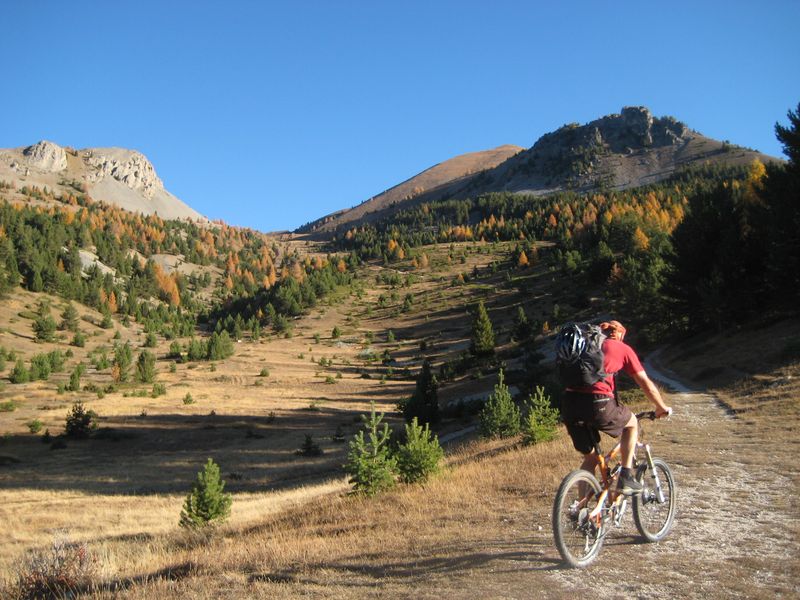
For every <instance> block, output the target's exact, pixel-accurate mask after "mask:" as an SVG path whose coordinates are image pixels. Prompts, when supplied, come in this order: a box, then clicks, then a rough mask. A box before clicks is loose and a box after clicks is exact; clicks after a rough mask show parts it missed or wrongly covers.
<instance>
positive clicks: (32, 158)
mask: <svg viewBox="0 0 800 600" xmlns="http://www.w3.org/2000/svg"><path fill="white" fill-rule="evenodd" d="M22 155H23V156H24V157H25V161H26V162H27V163H28V165H30V166H31V167H34V168H36V169H41V170H42V171H47V172H50V173H58V172H59V171H63V170H65V169H66V168H67V153H66V152H65V151H64V148H62V147H61V146H59V145H58V144H54V143H53V142H48V141H46V140H42V141H41V142H38V143H36V144H34V145H33V146H28V147H27V148H25V149H24V150H23V151H22Z"/></svg>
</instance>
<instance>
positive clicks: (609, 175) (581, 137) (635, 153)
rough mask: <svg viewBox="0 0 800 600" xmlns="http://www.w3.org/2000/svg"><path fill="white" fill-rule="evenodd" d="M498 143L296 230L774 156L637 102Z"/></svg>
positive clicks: (622, 185)
mask: <svg viewBox="0 0 800 600" xmlns="http://www.w3.org/2000/svg"><path fill="white" fill-rule="evenodd" d="M502 148H506V149H510V151H509V152H507V154H506V155H505V156H502V159H501V160H496V161H495V162H489V161H484V163H483V165H482V168H479V169H474V170H471V171H469V172H465V171H463V170H462V171H450V172H444V173H443V174H444V175H446V176H445V177H442V176H440V177H439V178H438V180H436V181H435V182H425V181H424V177H425V176H426V174H427V173H429V172H430V171H431V170H432V169H429V170H427V171H424V172H423V173H420V174H419V175H417V176H415V177H412V178H410V179H408V180H406V181H405V182H403V184H401V185H402V187H403V188H404V189H406V188H407V189H414V190H416V193H415V194H413V195H407V196H405V197H402V198H401V197H393V198H392V202H391V203H387V202H385V201H384V202H380V203H379V202H376V199H380V198H383V197H384V196H385V195H386V193H385V192H384V194H382V195H379V196H376V197H375V198H374V199H370V200H368V201H366V202H363V203H362V204H360V205H358V206H356V207H355V208H353V209H349V210H344V211H339V212H337V213H334V214H333V215H329V216H328V217H324V218H323V219H320V220H318V221H315V222H313V223H310V224H308V225H307V226H305V227H303V228H301V231H319V232H324V231H334V230H335V229H337V228H341V227H351V226H353V225H358V224H359V223H360V222H363V221H372V220H375V219H380V218H383V217H386V216H388V215H390V214H391V213H392V212H394V211H396V210H399V209H402V208H405V207H410V206H413V205H417V204H421V203H424V202H438V201H443V200H448V199H464V198H468V197H476V196H479V195H481V194H485V193H489V192H514V193H524V194H533V195H544V194H550V193H555V192H560V191H565V190H574V191H577V192H591V191H593V190H623V189H627V188H631V187H637V186H641V185H647V184H651V183H656V182H658V181H661V180H663V179H665V178H667V177H669V176H670V175H672V174H673V173H675V172H676V171H678V170H680V169H683V168H687V167H692V166H700V165H707V164H718V165H741V164H749V163H751V162H752V161H753V160H755V159H758V160H761V161H762V162H766V161H773V160H777V159H775V158H774V157H771V156H766V155H764V154H761V153H759V152H756V151H754V150H750V149H748V148H742V147H739V146H735V145H732V144H730V143H728V142H724V141H718V140H714V139H711V138H708V137H706V136H704V135H702V134H701V133H699V132H697V131H694V130H693V129H691V128H689V127H688V126H687V125H686V124H684V123H682V122H681V121H679V120H677V119H675V118H674V117H669V116H665V117H654V116H653V114H652V113H651V112H650V110H649V109H647V108H646V107H644V106H627V107H623V108H622V110H621V111H620V112H619V114H612V115H606V116H604V117H601V118H599V119H596V120H594V121H591V122H590V123H587V124H585V125H580V124H578V123H570V124H567V125H563V126H562V127H559V128H558V129H557V130H555V131H553V132H550V133H547V134H545V135H543V136H542V137H540V138H539V139H538V140H537V141H536V143H535V144H534V145H533V146H531V147H530V148H528V149H523V148H518V147H515V146H503V147H502ZM476 154H478V155H480V154H482V153H476ZM494 157H495V158H496V157H498V154H497V153H495V154H494ZM451 160H452V159H451ZM447 162H449V161H447ZM447 162H445V163H441V164H447ZM447 176H449V177H447ZM431 183H433V184H431ZM397 187H398V188H399V187H401V186H397ZM393 189H395V188H393Z"/></svg>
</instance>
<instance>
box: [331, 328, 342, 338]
mask: <svg viewBox="0 0 800 600" xmlns="http://www.w3.org/2000/svg"><path fill="white" fill-rule="evenodd" d="M331 337H332V338H333V339H335V340H336V339H338V338H340V337H342V330H341V329H339V326H338V325H337V326H336V327H334V328H333V330H332V331H331Z"/></svg>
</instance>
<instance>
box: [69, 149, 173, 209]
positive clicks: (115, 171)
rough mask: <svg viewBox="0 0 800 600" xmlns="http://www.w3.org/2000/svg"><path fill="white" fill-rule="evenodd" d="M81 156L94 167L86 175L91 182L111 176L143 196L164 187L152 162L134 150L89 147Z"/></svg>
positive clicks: (147, 195) (146, 196)
mask: <svg viewBox="0 0 800 600" xmlns="http://www.w3.org/2000/svg"><path fill="white" fill-rule="evenodd" d="M82 156H83V159H84V161H85V162H86V163H87V164H88V165H91V166H92V167H94V169H92V170H91V171H90V173H89V174H88V175H87V179H88V180H89V181H90V182H92V183H94V182H98V181H101V180H103V179H104V178H106V177H113V178H114V179H116V180H117V181H119V182H121V183H124V184H125V185H126V186H128V187H129V188H130V189H132V190H135V191H137V192H139V193H141V194H142V195H143V196H144V197H145V198H152V197H153V196H154V195H155V193H156V192H157V191H159V190H163V189H164V183H163V182H162V181H161V179H159V177H158V175H156V170H155V168H154V167H153V165H152V163H151V162H150V161H149V160H147V158H146V157H145V156H144V155H143V154H141V153H139V152H136V151H135V150H126V149H124V148H91V149H87V150H84V151H82Z"/></svg>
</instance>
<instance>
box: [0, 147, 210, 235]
mask: <svg viewBox="0 0 800 600" xmlns="http://www.w3.org/2000/svg"><path fill="white" fill-rule="evenodd" d="M0 180H3V181H8V182H9V183H13V184H14V185H15V186H16V187H17V188H18V189H19V188H22V187H24V186H31V185H33V186H40V187H47V188H49V189H53V190H57V191H58V190H61V191H62V192H68V193H73V192H74V186H75V184H81V185H82V186H84V187H83V189H84V190H85V191H86V192H88V193H89V195H90V196H91V197H92V198H93V199H94V200H100V201H104V202H108V203H109V204H116V205H117V206H120V207H121V208H124V209H126V210H130V211H133V212H141V213H144V214H148V215H149V214H156V213H157V214H158V215H159V216H161V217H163V218H166V219H186V218H188V219H192V220H204V217H203V216H202V215H201V214H200V213H198V212H197V211H195V210H193V209H192V208H191V207H189V206H188V205H186V204H185V203H184V202H182V201H181V200H180V199H178V198H176V197H175V196H173V195H172V194H170V193H169V192H168V191H167V190H166V189H164V183H163V182H162V181H161V179H160V178H159V176H158V175H157V174H156V170H155V167H154V166H153V164H152V163H151V162H150V161H149V160H148V159H147V157H146V156H145V155H144V154H142V153H141V152H139V151H137V150H129V149H126V148H83V149H82V150H75V149H74V148H70V147H62V146H60V145H58V144H56V143H54V142H50V141H47V140H42V141H39V142H37V143H35V144H33V145H32V146H26V147H24V148H12V149H7V150H3V149H0Z"/></svg>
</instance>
